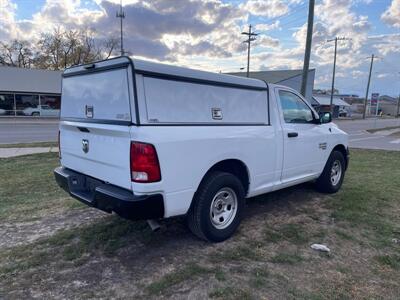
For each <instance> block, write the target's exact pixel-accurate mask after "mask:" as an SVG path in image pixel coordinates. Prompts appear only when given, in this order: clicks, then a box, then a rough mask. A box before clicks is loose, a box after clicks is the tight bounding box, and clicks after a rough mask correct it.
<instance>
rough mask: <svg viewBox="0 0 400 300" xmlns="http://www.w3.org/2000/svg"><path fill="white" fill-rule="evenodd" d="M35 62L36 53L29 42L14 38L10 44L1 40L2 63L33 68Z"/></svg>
mask: <svg viewBox="0 0 400 300" xmlns="http://www.w3.org/2000/svg"><path fill="white" fill-rule="evenodd" d="M33 62H34V53H33V51H32V50H31V48H30V43H29V42H27V41H22V40H13V41H12V42H11V43H10V44H7V43H4V42H0V64H2V65H6V66H13V67H20V68H31V67H32V65H33Z"/></svg>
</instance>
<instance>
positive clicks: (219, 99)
mask: <svg viewBox="0 0 400 300" xmlns="http://www.w3.org/2000/svg"><path fill="white" fill-rule="evenodd" d="M59 143H60V161H61V167H58V168H56V169H55V170H54V174H55V178H56V181H57V183H58V184H59V185H60V186H61V187H62V188H63V189H64V190H66V191H67V192H68V193H70V195H72V196H73V197H75V198H77V199H78V200H80V201H82V202H84V203H86V204H88V205H90V206H93V207H96V208H99V209H101V210H103V211H106V212H110V213H111V212H115V213H117V214H118V215H120V216H122V217H125V218H128V219H147V220H157V219H160V218H169V217H173V216H180V215H185V216H186V218H187V223H188V226H189V228H190V229H191V230H192V231H193V233H194V234H196V235H197V236H199V237H200V238H203V239H206V240H209V241H214V242H219V241H223V240H225V239H227V238H228V237H230V236H231V235H232V234H233V233H234V232H235V230H236V229H237V227H238V226H239V223H240V220H241V217H242V215H243V210H244V208H245V205H244V204H245V198H249V197H253V196H256V195H260V194H264V193H267V192H271V191H275V190H278V189H282V188H285V187H288V186H293V185H296V184H299V183H302V182H306V181H312V180H315V181H316V187H317V188H318V189H319V190H320V191H322V192H328V193H334V192H336V191H338V190H339V188H340V186H341V185H342V182H343V178H344V173H345V171H346V169H347V166H348V163H349V152H348V136H347V135H346V134H345V133H344V132H343V131H341V130H340V129H339V128H338V127H337V126H336V125H335V124H333V123H332V122H331V117H330V114H329V113H326V114H324V115H321V116H319V115H318V114H317V113H316V112H315V111H314V110H313V108H312V107H311V105H309V103H308V102H307V101H305V100H304V99H303V98H302V97H301V96H300V95H299V94H298V93H297V92H296V91H294V90H292V89H290V88H287V87H284V86H278V85H273V84H268V83H266V82H263V81H261V80H256V79H249V78H242V77H236V76H230V75H223V74H216V73H210V72H203V71H197V70H191V69H186V68H180V67H175V66H168V65H163V64H158V63H151V62H146V61H141V60H135V59H130V58H128V57H118V58H114V59H110V60H106V61H100V62H95V63H92V64H88V65H82V66H76V67H72V68H69V69H67V70H65V72H64V74H63V81H62V104H61V121H60V132H59Z"/></svg>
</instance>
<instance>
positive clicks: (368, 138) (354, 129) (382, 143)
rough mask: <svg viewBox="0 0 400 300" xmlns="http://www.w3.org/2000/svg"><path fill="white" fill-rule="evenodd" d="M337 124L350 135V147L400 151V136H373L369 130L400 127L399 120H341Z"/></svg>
mask: <svg viewBox="0 0 400 300" xmlns="http://www.w3.org/2000/svg"><path fill="white" fill-rule="evenodd" d="M335 123H336V124H337V125H338V126H339V127H340V128H341V129H342V130H343V131H345V132H347V133H348V134H349V138H350V147H353V148H364V149H383V150H397V151H400V137H399V136H397V137H396V136H385V135H382V134H371V133H369V132H367V131H366V130H367V129H378V128H385V127H393V126H400V118H399V119H367V120H354V121H352V120H346V121H344V120H340V121H335Z"/></svg>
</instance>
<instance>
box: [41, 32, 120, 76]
mask: <svg viewBox="0 0 400 300" xmlns="http://www.w3.org/2000/svg"><path fill="white" fill-rule="evenodd" d="M117 46H118V40H116V39H106V40H103V39H96V38H95V32H94V31H93V30H90V29H83V30H69V31H62V30H60V29H59V28H57V29H55V30H54V31H53V33H50V34H44V35H42V37H41V39H40V41H39V47H40V54H39V55H38V66H39V67H42V68H46V69H53V70H60V69H64V68H66V67H69V66H72V65H78V64H84V63H89V62H92V61H95V60H101V59H108V58H109V57H110V56H111V55H112V54H113V53H114V50H115V49H116V47H117Z"/></svg>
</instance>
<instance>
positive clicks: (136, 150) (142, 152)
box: [131, 142, 161, 182]
mask: <svg viewBox="0 0 400 300" xmlns="http://www.w3.org/2000/svg"><path fill="white" fill-rule="evenodd" d="M131 179H132V181H134V182H156V181H160V180H161V172H160V164H159V163H158V157H157V152H156V148H154V146H153V145H151V144H146V143H140V142H132V143H131Z"/></svg>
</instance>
